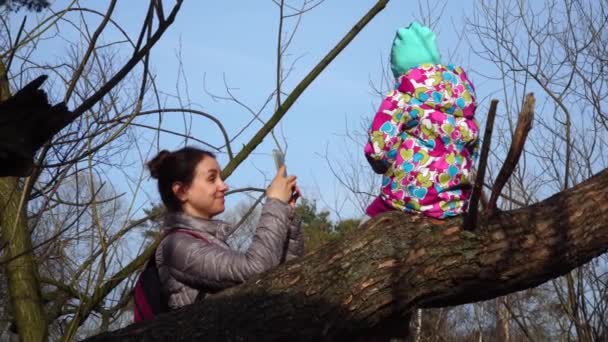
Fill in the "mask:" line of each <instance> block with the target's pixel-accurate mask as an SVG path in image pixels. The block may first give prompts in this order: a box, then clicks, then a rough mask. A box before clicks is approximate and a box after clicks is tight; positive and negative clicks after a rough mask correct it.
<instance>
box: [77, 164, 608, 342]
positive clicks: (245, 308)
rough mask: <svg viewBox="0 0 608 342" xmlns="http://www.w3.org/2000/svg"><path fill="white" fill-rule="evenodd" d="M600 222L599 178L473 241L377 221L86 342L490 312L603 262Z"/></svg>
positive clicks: (605, 238)
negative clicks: (503, 299)
mask: <svg viewBox="0 0 608 342" xmlns="http://www.w3.org/2000/svg"><path fill="white" fill-rule="evenodd" d="M606 222H608V170H604V171H602V172H601V173H599V174H598V175H596V176H594V177H592V178H591V179H589V180H587V181H586V182H584V183H582V184H580V185H578V186H576V187H573V188H571V189H568V190H566V191H563V192H561V193H558V194H556V195H554V196H552V197H550V198H548V199H546V200H544V201H542V202H540V203H538V204H535V205H532V206H530V207H527V208H523V209H518V210H514V211H508V212H500V213H498V214H496V215H495V216H493V217H491V218H481V219H480V221H479V227H478V229H477V230H476V231H475V233H472V232H467V231H465V230H463V229H462V228H463V227H462V218H454V219H450V220H444V221H439V220H433V219H428V218H423V217H419V216H412V215H407V214H404V213H398V212H391V213H386V214H383V215H380V216H378V217H376V218H374V219H372V220H370V221H369V222H368V223H367V224H366V225H364V226H363V227H362V228H361V229H358V230H355V231H353V232H351V233H350V234H348V235H347V236H346V237H345V238H344V239H342V240H340V241H335V242H331V243H329V244H327V245H326V246H324V247H322V248H320V249H318V250H315V251H312V252H311V253H309V254H307V255H305V256H304V257H302V258H300V259H298V260H294V261H292V262H290V263H287V264H285V265H283V266H281V267H278V268H276V269H274V270H272V271H270V272H267V273H265V274H263V275H261V276H259V277H258V278H256V279H253V280H251V281H249V282H248V283H246V284H244V285H241V286H238V287H234V288H231V289H229V290H226V291H224V292H222V293H219V294H216V295H212V296H209V297H207V298H206V299H205V300H204V301H203V302H202V303H196V304H194V305H191V306H188V307H184V308H182V309H180V310H177V311H175V312H172V313H168V314H165V315H161V316H159V317H158V318H157V319H156V320H153V321H150V322H144V323H140V324H136V325H131V326H129V327H127V328H124V329H121V330H118V331H115V332H111V333H106V334H103V335H99V336H97V337H93V338H91V339H89V341H141V340H145V341H161V340H167V339H171V340H172V341H187V340H206V341H246V340H254V339H263V340H265V341H279V340H307V341H308V340H331V341H337V340H348V339H351V338H352V337H355V336H359V335H363V334H369V333H370V332H373V331H374V329H382V328H384V327H385V326H387V324H390V322H399V321H400V322H403V318H404V317H407V316H408V315H409V313H410V312H411V311H412V310H414V309H415V308H417V307H423V308H430V307H444V306H451V305H458V304H465V303H471V302H475V301H480V300H487V299H491V298H495V297H497V296H501V295H505V294H508V293H512V292H515V291H519V290H523V289H527V288H531V287H534V286H537V285H540V284H542V283H544V282H546V281H547V280H549V279H552V278H556V277H559V276H561V275H564V274H566V273H567V272H568V271H570V270H572V269H574V268H576V267H578V266H580V265H582V264H584V263H586V262H588V261H590V260H591V259H592V258H594V257H597V256H599V255H600V254H602V253H604V252H606V251H607V250H608V223H606ZM403 325H404V326H405V325H406V324H405V323H403Z"/></svg>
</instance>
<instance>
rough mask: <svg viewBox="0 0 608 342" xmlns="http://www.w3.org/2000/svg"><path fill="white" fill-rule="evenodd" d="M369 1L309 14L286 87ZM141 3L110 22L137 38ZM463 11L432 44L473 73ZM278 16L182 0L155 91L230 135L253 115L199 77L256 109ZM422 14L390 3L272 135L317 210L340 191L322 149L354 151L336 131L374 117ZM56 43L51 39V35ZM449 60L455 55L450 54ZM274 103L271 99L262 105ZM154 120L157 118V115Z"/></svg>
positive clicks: (113, 35) (266, 168)
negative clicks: (462, 38) (390, 60)
mask: <svg viewBox="0 0 608 342" xmlns="http://www.w3.org/2000/svg"><path fill="white" fill-rule="evenodd" d="M65 3H66V2H65V1H57V2H56V3H54V5H53V8H54V9H60V8H63V6H65ZM374 3H375V2H374V1H357V2H344V1H332V0H327V1H325V2H324V3H322V4H321V5H320V6H318V7H317V8H315V9H313V10H312V11H310V12H308V13H306V14H305V15H304V16H303V18H302V21H301V23H300V27H299V29H298V31H297V33H296V35H295V37H294V39H293V43H292V45H291V47H290V49H289V50H288V56H287V58H286V60H285V62H284V63H287V64H290V63H291V62H292V61H294V60H295V59H297V62H296V64H295V68H294V70H293V71H292V74H291V75H290V77H289V79H288V80H287V81H286V83H285V85H284V87H285V88H286V89H287V90H288V91H289V90H290V89H291V88H293V87H294V86H295V85H296V84H297V83H298V82H299V81H300V80H301V79H302V78H303V77H304V76H305V75H306V74H307V73H308V71H309V70H310V69H312V67H313V66H314V65H315V64H316V63H317V62H318V61H319V60H320V59H321V58H322V57H323V56H324V55H325V54H326V53H327V52H328V51H329V50H330V49H331V48H332V47H333V46H334V45H335V44H336V42H338V40H339V39H341V38H342V37H343V35H344V34H345V33H346V32H347V31H348V30H349V29H350V28H351V27H352V26H353V25H354V23H355V22H356V21H358V20H359V18H360V17H361V16H362V15H363V14H364V13H366V12H367V10H368V9H369V8H371V7H372V6H373V5H374ZM169 4H170V2H166V7H167V9H166V10H168V8H169ZM81 5H82V6H83V7H94V8H97V9H99V10H101V11H103V10H105V8H106V7H107V5H108V3H107V2H97V1H96V2H93V1H81ZM146 6H147V4H146V2H141V1H140V2H137V1H128V2H126V1H124V2H123V1H120V2H119V3H118V5H117V8H116V10H115V13H114V15H113V19H114V20H115V21H117V22H119V23H121V24H122V25H124V27H125V29H126V30H127V32H129V34H130V35H131V36H132V37H133V39H135V38H136V36H137V34H138V30H139V28H140V25H141V18H142V17H143V16H144V14H145V11H146ZM432 11H433V13H434V14H435V15H438V14H439V13H440V10H439V9H434V10H432ZM464 11H465V8H464V7H462V6H461V5H459V4H457V3H456V2H454V1H449V2H448V4H447V5H446V8H445V10H444V14H443V17H442V18H443V19H442V20H441V21H440V22H439V23H438V26H437V27H436V32H437V39H438V45H439V48H440V51H441V53H442V55H443V57H444V61H446V62H451V63H457V64H462V65H463V66H465V67H468V66H469V65H472V64H474V65H476V70H475V71H479V68H480V67H481V66H482V65H483V64H481V63H476V60H475V58H476V57H475V56H474V55H473V54H472V53H470V51H469V49H467V48H462V47H463V46H467V45H466V42H461V43H460V44H459V34H460V32H461V30H462V25H463V14H464ZM20 15H21V12H20V13H19V16H20ZM278 15H279V12H278V7H277V6H276V5H275V4H274V3H273V2H272V1H256V2H252V1H213V2H202V1H184V3H183V6H182V9H181V10H180V12H179V14H178V16H177V19H176V22H175V23H174V25H172V26H171V27H170V28H169V30H168V31H167V32H166V33H165V35H164V36H163V37H162V38H161V41H160V42H159V43H158V44H157V45H156V46H155V47H154V49H153V54H152V59H151V69H152V71H153V73H155V74H156V75H157V78H156V81H157V84H158V86H159V88H160V89H161V91H162V92H163V93H164V94H172V95H175V94H176V93H177V92H178V90H177V89H179V92H180V93H181V95H182V98H183V99H184V101H186V98H188V99H189V101H190V102H191V104H190V105H189V106H190V107H191V108H195V109H201V110H204V111H206V112H208V113H211V114H213V115H215V116H217V117H218V118H220V119H221V120H222V122H223V123H224V125H225V126H226V128H227V130H228V132H229V134H231V135H233V134H235V133H236V132H238V131H239V130H240V129H241V127H242V126H243V124H244V123H245V122H247V121H249V119H250V118H251V114H250V113H248V112H247V111H246V110H245V109H243V108H242V107H240V106H237V105H234V104H233V103H228V102H224V101H215V100H213V99H212V98H211V97H210V96H208V94H206V93H205V91H204V82H203V79H204V78H205V79H206V86H207V89H208V90H210V91H212V92H214V93H216V94H225V92H224V83H223V82H224V81H223V80H224V77H225V79H226V81H227V83H228V84H229V85H230V86H231V87H232V88H234V89H233V93H234V94H235V96H237V97H238V98H239V100H241V101H242V102H244V103H246V104H247V105H249V106H251V107H253V108H258V107H259V106H260V105H261V104H262V103H263V102H264V101H265V99H266V98H267V96H268V95H269V94H270V92H271V91H272V90H273V89H274V86H275V69H276V44H277V43H276V42H277V31H278ZM420 18H421V14H420V12H419V7H418V3H417V2H416V1H402V0H399V1H398V0H393V1H391V2H389V4H388V5H387V7H386V8H385V9H384V10H383V11H382V12H381V13H380V14H378V15H377V16H376V18H374V19H373V21H372V22H371V23H369V24H368V25H367V27H365V28H364V30H363V31H362V32H361V33H360V34H359V35H358V36H357V37H356V38H355V40H354V41H353V42H352V43H351V44H350V45H349V46H348V47H347V48H346V49H345V50H344V51H342V53H341V54H340V55H339V56H338V57H337V58H336V59H335V60H334V61H333V62H332V64H331V65H330V66H329V67H328V68H326V69H325V71H324V72H323V74H322V75H321V76H319V77H318V78H317V79H316V80H315V81H314V82H313V83H312V84H311V86H310V87H309V88H308V89H307V90H306V91H305V93H304V94H303V95H302V96H301V97H300V98H299V100H298V101H297V102H296V103H295V105H294V106H293V107H292V108H291V110H290V111H289V112H288V113H287V115H286V116H285V117H284V119H283V121H282V122H281V124H280V130H279V131H278V132H277V133H278V134H279V136H284V137H286V141H287V143H288V153H287V165H288V169H289V172H290V173H295V174H297V175H298V177H299V184H300V186H301V187H302V189H303V192H304V195H305V196H307V197H309V198H311V199H319V200H320V199H322V200H323V201H322V203H321V204H320V206H321V207H323V206H330V207H331V206H332V205H333V204H334V203H336V202H340V201H341V199H343V198H344V194H345V193H346V192H345V191H346V190H344V189H343V188H341V187H340V186H339V184H338V182H337V181H336V179H335V178H334V177H333V176H332V174H331V172H330V170H329V167H328V166H327V164H326V161H325V159H324V158H323V155H324V154H325V153H326V151H327V153H328V155H329V156H330V158H331V159H335V160H339V159H340V158H342V156H343V155H344V154H345V153H347V152H353V151H354V152H355V154H357V153H358V155H361V153H360V152H359V150H360V147H359V146H356V145H355V144H353V143H348V142H345V140H344V139H343V138H342V137H341V135H343V134H344V133H345V131H346V127H347V126H348V127H349V128H350V129H360V128H361V127H363V125H367V123H366V121H365V119H366V118H371V116H372V115H373V114H374V113H375V109H376V105H377V104H378V103H379V100H380V98H379V97H378V95H377V94H375V93H374V91H373V89H372V87H371V86H370V81H373V82H378V81H379V80H380V77H381V66H382V63H383V62H385V61H386V57H387V56H388V54H389V51H390V46H391V42H392V38H393V36H394V33H395V31H396V29H397V28H398V27H400V26H405V25H408V24H409V23H410V22H411V21H413V20H420ZM19 22H20V18H18V17H17V16H16V17H15V20H14V21H13V24H14V25H18V24H19ZM87 22H88V24H89V25H90V27H91V30H93V29H94V27H95V25H96V23H98V22H99V19H98V18H95V17H91V19H90V20H88V21H87ZM293 22H294V19H291V20H290V21H288V22H287V24H286V25H287V27H291V26H292V24H293ZM453 25H456V27H454V26H453ZM64 34H65V33H64ZM115 39H119V36H118V35H117V32H116V31H115V30H111V29H110V30H108V31H107V32H106V33H105V35H104V36H103V39H102V40H104V41H112V40H115ZM53 44H58V43H57V41H55V43H53ZM65 49H66V47H65V46H61V45H60V44H58V45H56V46H53V47H52V49H51V50H41V52H40V53H49V52H50V53H52V54H54V55H55V56H57V57H59V56H61V55H62V54H64V53H65ZM43 51H44V52H43ZM128 53H129V52H127V54H128ZM178 54H179V55H181V62H182V63H183V64H182V66H183V74H184V75H185V77H186V80H187V83H186V82H185V80H184V78H183V75H182V76H179V67H180V64H179V61H180V58H178ZM447 56H452V58H450V59H449V60H447V59H448V58H447ZM483 72H487V70H484V71H483ZM469 74H470V76H471V77H472V78H473V81H474V82H476V85H477V89H481V91H478V92H479V94H478V96H479V98H482V99H485V98H486V97H487V96H488V94H489V91H490V90H491V89H492V88H491V87H486V86H485V85H484V84H483V83H482V81H483V80H482V79H481V78H480V77H476V75H475V72H473V71H469ZM178 77H179V78H178ZM186 84H187V86H186ZM186 94H187V96H186ZM283 98H285V96H284V97H283ZM149 99H150V100H151V99H152V98H151V97H150V98H149ZM150 104H151V105H150V106H149V107H150V108H153V107H156V106H155V105H154V104H153V102H152V101H151V102H150ZM163 106H164V107H178V102H177V101H176V100H175V99H173V98H172V97H171V96H163ZM150 108H149V109H150ZM272 108H273V106H272V105H270V106H269V109H272ZM484 109H485V103H482V106H481V107H480V109H479V110H478V118H479V119H480V120H481V121H482V122H483V119H484V116H485V113H484ZM271 112H272V110H266V111H264V114H263V115H262V118H263V119H268V118H269V117H270V114H271ZM163 121H164V123H165V128H174V129H182V130H183V119H182V117H181V116H180V115H177V114H166V115H165V116H164V118H163ZM152 122H155V119H154V121H152ZM259 127H261V124H260V123H254V124H253V125H252V126H251V127H250V128H248V129H247V130H246V131H245V132H244V133H243V135H241V137H240V138H239V139H238V140H237V141H236V142H235V143H234V144H233V149H234V150H235V153H236V152H238V149H239V148H240V146H242V144H244V143H246V142H247V141H248V140H249V139H250V138H251V137H252V136H253V135H254V134H255V132H256V131H257V129H258V128H259ZM191 128H192V132H193V135H194V136H195V137H197V138H198V139H203V140H208V141H210V142H212V143H214V144H217V145H219V144H221V143H222V141H223V140H222V139H221V135H220V134H219V131H218V130H217V129H216V128H215V126H213V125H211V124H210V123H209V121H207V120H200V119H195V120H194V121H193V123H192V127H191ZM181 143H182V141H181V140H180V139H177V138H175V137H171V136H169V135H163V136H162V139H161V142H160V146H161V148H167V149H174V148H177V147H179V145H180V144H181ZM274 147H275V145H274V143H273V141H272V139H271V138H270V137H267V138H266V139H265V141H264V143H263V144H261V145H260V146H259V147H258V148H257V149H256V150H255V153H254V154H253V155H252V156H250V157H249V158H248V159H247V161H246V162H245V163H243V164H242V165H241V167H240V168H239V169H238V170H237V171H236V172H235V173H234V174H233V175H232V176H231V177H230V178H229V179H228V183H229V185H230V186H231V187H232V188H239V187H244V186H257V187H262V186H264V184H265V182H267V181H268V180H269V179H270V177H271V176H272V175H273V172H274V171H273V170H274V164H273V161H272V158H271V155H270V152H271V150H272V149H273V148H274ZM219 159H220V162H221V163H222V164H225V163H226V156H225V155H220V157H219ZM360 162H361V163H364V160H363V159H360ZM144 189H145V190H146V191H145V192H146V193H147V194H148V195H146V196H142V197H141V199H140V201H141V203H142V204H144V205H145V202H147V201H150V200H155V197H156V199H158V196H157V195H156V194H155V190H154V185H153V183H152V182H147V183H146V184H145V186H144ZM119 191H120V190H119ZM235 197H236V196H235ZM238 200H239V199H236V198H235V199H234V200H232V199H231V200H229V205H234V204H236V202H238ZM340 211H341V216H342V217H352V216H359V215H361V212H360V211H358V209H357V208H355V207H353V206H352V205H349V204H347V205H345V206H344V207H340Z"/></svg>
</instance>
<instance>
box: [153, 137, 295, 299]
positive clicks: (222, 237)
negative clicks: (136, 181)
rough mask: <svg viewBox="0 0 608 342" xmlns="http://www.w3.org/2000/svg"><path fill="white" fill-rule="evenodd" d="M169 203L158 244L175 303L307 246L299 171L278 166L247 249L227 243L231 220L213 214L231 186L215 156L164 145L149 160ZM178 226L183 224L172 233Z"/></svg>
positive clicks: (164, 283) (167, 290)
mask: <svg viewBox="0 0 608 342" xmlns="http://www.w3.org/2000/svg"><path fill="white" fill-rule="evenodd" d="M148 168H149V169H150V173H151V175H152V177H153V178H155V179H158V190H159V192H160V195H161V198H162V201H163V203H164V204H165V206H166V208H167V214H166V217H165V221H164V227H163V229H164V230H165V233H166V235H165V238H163V240H162V241H161V243H160V245H159V246H158V248H157V249H156V265H157V267H158V275H159V278H160V281H161V289H162V292H163V293H164V294H165V295H166V296H167V297H168V304H169V308H170V309H176V308H179V307H182V306H184V305H188V304H191V303H193V302H194V301H195V300H196V298H197V297H199V298H203V297H204V295H205V294H207V293H214V292H217V291H220V290H223V289H226V288H228V287H231V286H234V285H237V284H240V283H243V282H244V281H246V280H247V279H249V278H250V277H252V276H254V275H256V274H259V273H262V272H264V271H266V270H268V269H270V268H273V267H275V266H277V265H279V264H280V263H282V262H284V261H286V260H289V259H291V258H293V257H296V256H300V255H301V254H302V251H303V239H302V235H301V229H300V225H299V222H298V220H296V217H295V212H294V207H295V202H296V199H297V197H298V196H292V195H293V194H294V191H295V192H298V193H299V189H298V188H297V185H296V177H295V176H288V177H285V176H283V171H284V169H279V170H278V172H277V175H276V177H275V178H274V179H273V181H272V182H271V184H270V186H269V187H268V189H267V190H266V197H267V200H266V203H265V204H264V207H263V209H262V215H261V217H260V221H259V224H258V226H257V228H256V231H255V235H254V237H253V240H252V243H251V245H250V246H249V249H248V250H247V251H245V252H239V251H235V250H232V249H230V247H229V246H228V244H227V243H226V239H227V237H228V235H229V234H230V233H231V232H232V229H231V227H230V225H229V224H227V223H226V222H223V221H220V220H214V219H213V217H214V216H216V215H218V214H220V213H222V212H223V211H224V197H225V195H226V191H227V190H228V186H227V185H226V183H224V181H223V180H222V178H221V175H220V167H219V165H218V163H217V160H216V159H215V156H214V155H213V154H212V153H211V152H208V151H204V150H200V149H197V148H193V147H185V148H182V149H180V150H177V151H174V152H169V151H166V150H163V151H161V152H160V153H159V154H158V155H157V156H156V157H155V158H154V159H152V160H151V161H150V162H148ZM176 228H179V231H177V232H175V231H173V233H171V234H168V233H169V232H170V231H172V230H175V229H176Z"/></svg>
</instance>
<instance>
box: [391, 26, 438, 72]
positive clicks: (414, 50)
mask: <svg viewBox="0 0 608 342" xmlns="http://www.w3.org/2000/svg"><path fill="white" fill-rule="evenodd" d="M424 63H431V64H439V63H441V61H440V58H439V51H438V50H437V45H436V43H435V34H434V33H433V31H431V29H430V28H428V27H426V26H422V25H420V24H419V23H417V22H413V23H411V24H410V26H408V27H401V28H399V29H398V30H397V34H396V35H395V40H393V48H392V49H391V69H392V70H393V75H394V76H395V78H398V77H399V76H401V75H403V73H405V72H406V71H407V70H409V69H411V68H413V67H416V66H418V65H420V64H424Z"/></svg>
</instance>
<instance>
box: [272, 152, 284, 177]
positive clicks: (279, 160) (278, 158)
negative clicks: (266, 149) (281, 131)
mask: <svg viewBox="0 0 608 342" xmlns="http://www.w3.org/2000/svg"><path fill="white" fill-rule="evenodd" d="M272 157H273V158H274V165H275V166H276V167H277V170H278V169H279V168H280V167H281V166H283V165H285V155H284V154H283V152H281V151H279V150H277V149H276V148H275V149H273V150H272ZM283 176H284V177H287V169H285V172H284V173H283Z"/></svg>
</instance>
